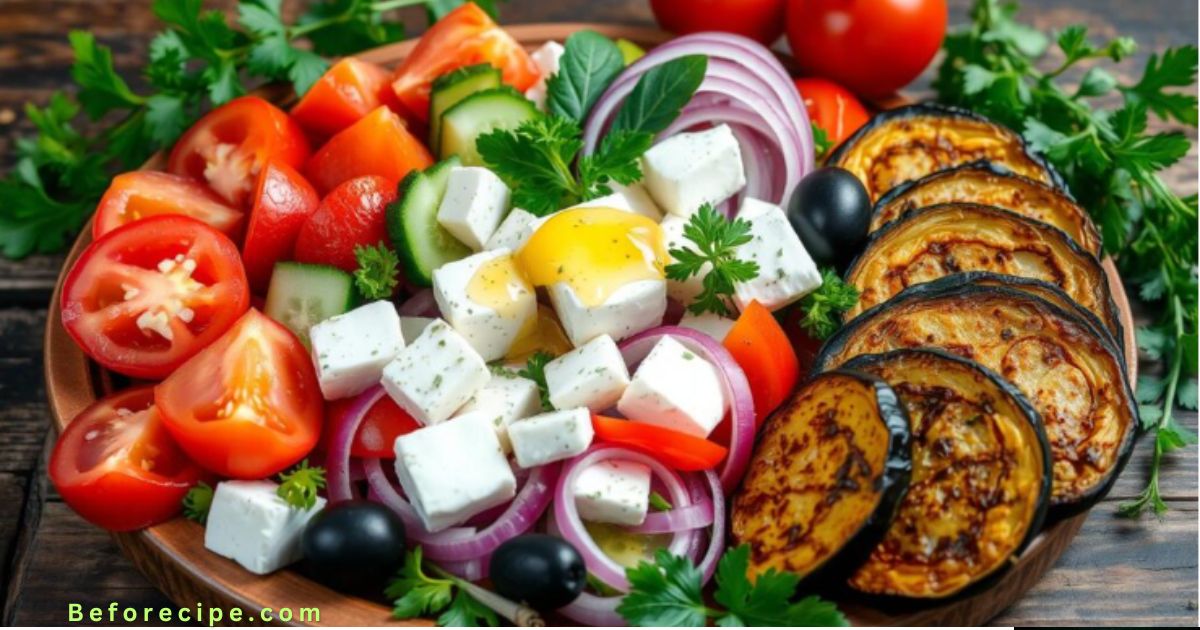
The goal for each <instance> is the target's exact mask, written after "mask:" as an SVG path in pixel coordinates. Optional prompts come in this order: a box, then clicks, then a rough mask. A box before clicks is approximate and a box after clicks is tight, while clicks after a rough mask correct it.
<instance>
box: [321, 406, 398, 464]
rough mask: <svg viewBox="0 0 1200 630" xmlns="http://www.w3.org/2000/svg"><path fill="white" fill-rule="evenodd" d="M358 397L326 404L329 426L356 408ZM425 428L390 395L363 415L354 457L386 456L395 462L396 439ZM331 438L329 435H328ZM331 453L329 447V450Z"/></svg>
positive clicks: (352, 452) (354, 442)
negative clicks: (354, 404) (351, 408)
mask: <svg viewBox="0 0 1200 630" xmlns="http://www.w3.org/2000/svg"><path fill="white" fill-rule="evenodd" d="M353 403H354V398H343V399H341V400H334V401H330V402H327V403H325V417H326V419H327V421H328V422H329V423H331V424H332V423H336V422H338V421H339V419H340V418H341V417H342V416H344V415H346V412H347V411H348V410H349V409H350V407H352V406H353ZM419 428H421V425H420V424H418V423H417V421H416V420H415V419H413V417H412V416H410V415H408V412H407V411H404V410H403V409H401V408H400V405H397V404H396V402H395V401H393V400H392V399H391V397H389V396H384V397H382V398H380V399H379V400H378V401H376V402H375V404H374V405H372V406H371V408H370V409H368V410H367V414H366V415H365V416H363V419H362V424H360V425H359V426H358V433H355V434H354V441H353V442H351V443H350V454H351V455H353V456H354V457H382V458H385V459H391V458H393V457H395V456H396V451H395V444H396V438H398V437H400V436H401V435H406V434H408V433H412V432H413V431H416V430H417V429H419ZM326 434H327V435H329V432H327V433H326ZM326 450H328V448H326Z"/></svg>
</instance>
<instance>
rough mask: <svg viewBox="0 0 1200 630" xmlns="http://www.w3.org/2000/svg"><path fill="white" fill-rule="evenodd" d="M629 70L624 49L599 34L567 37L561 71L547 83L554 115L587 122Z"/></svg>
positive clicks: (584, 33)
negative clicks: (611, 86)
mask: <svg viewBox="0 0 1200 630" xmlns="http://www.w3.org/2000/svg"><path fill="white" fill-rule="evenodd" d="M624 68H625V58H624V57H623V56H622V55H621V49H620V48H617V45H616V44H614V43H613V42H612V40H610V39H609V38H607V37H605V36H603V35H601V34H599V33H597V32H595V31H579V32H578V33H575V34H574V35H571V36H570V37H568V38H567V43H566V51H565V52H563V56H562V59H561V60H560V61H559V69H558V72H556V73H554V74H553V75H552V76H551V77H550V79H549V80H548V81H547V82H546V89H547V92H546V106H547V108H548V109H549V110H550V113H551V114H555V115H557V116H562V117H564V118H570V119H572V120H578V121H580V122H583V120H584V119H585V118H587V115H588V112H590V111H591V110H592V105H595V104H596V99H598V98H600V95H601V94H602V93H603V92H604V90H605V89H606V88H608V85H609V84H610V83H612V82H613V79H616V78H617V75H618V74H621V70H623V69H624Z"/></svg>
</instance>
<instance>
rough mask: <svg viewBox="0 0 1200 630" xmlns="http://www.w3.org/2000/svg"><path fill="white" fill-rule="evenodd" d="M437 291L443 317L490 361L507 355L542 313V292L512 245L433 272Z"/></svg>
mask: <svg viewBox="0 0 1200 630" xmlns="http://www.w3.org/2000/svg"><path fill="white" fill-rule="evenodd" d="M433 296H434V299H435V300H437V305H438V310H440V311H441V313H442V317H444V318H445V319H446V321H448V322H450V325H451V326H453V327H454V330H456V331H458V333H459V334H460V335H462V336H463V337H464V338H466V340H467V342H468V343H470V344H471V347H472V348H475V351H476V352H478V353H479V355H480V356H482V357H483V360H484V361H494V360H496V359H499V358H500V357H503V356H504V355H505V353H507V352H508V349H509V348H511V347H512V344H513V342H514V341H516V339H517V336H518V335H519V334H520V332H521V330H522V329H524V328H525V327H526V325H527V324H528V323H529V320H531V319H533V318H535V317H537V294H536V293H534V291H533V286H531V285H530V284H529V282H528V281H527V280H525V277H524V276H523V275H522V274H521V272H520V270H519V269H517V266H516V262H515V261H514V260H513V258H512V253H511V252H509V251H508V250H507V249H494V250H490V251H486V252H480V253H478V254H475V255H473V256H468V257H466V258H463V259H462V260H456V261H454V262H449V263H446V264H444V265H442V266H441V267H439V268H438V269H436V270H435V271H434V272H433ZM481 300H484V301H486V303H484V302H481Z"/></svg>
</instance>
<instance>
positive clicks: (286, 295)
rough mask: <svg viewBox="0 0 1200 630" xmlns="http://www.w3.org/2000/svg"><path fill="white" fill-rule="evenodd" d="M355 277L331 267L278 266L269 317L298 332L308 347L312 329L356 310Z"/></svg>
mask: <svg viewBox="0 0 1200 630" xmlns="http://www.w3.org/2000/svg"><path fill="white" fill-rule="evenodd" d="M354 299H355V293H354V277H353V276H351V275H350V274H348V273H346V272H345V271H342V270H341V269H338V268H337V267H331V266H329V265H310V264H305V263H298V262H281V263H275V270H274V271H273V272H271V285H270V287H269V288H268V289H267V303H266V306H265V310H266V313H267V317H270V318H271V319H273V320H275V321H277V322H279V323H280V324H283V325H284V326H286V327H287V328H288V330H290V331H292V332H294V333H296V336H297V337H299V338H300V341H301V342H302V343H303V344H304V347H306V348H307V347H308V345H309V343H308V329H309V328H312V327H313V325H315V324H319V323H321V322H323V321H325V320H326V319H329V318H330V317H333V316H334V315H340V314H342V313H345V312H346V311H348V310H350V309H352V308H354Z"/></svg>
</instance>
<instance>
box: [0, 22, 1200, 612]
mask: <svg viewBox="0 0 1200 630" xmlns="http://www.w3.org/2000/svg"><path fill="white" fill-rule="evenodd" d="M206 4H207V5H208V6H214V5H216V6H223V7H229V6H232V5H233V4H234V3H233V2H232V1H229V0H223V1H220V2H213V1H211V0H210V1H209V2H207V3H206ZM286 4H288V5H289V9H291V10H295V9H296V7H295V6H293V5H295V4H297V3H294V2H289V3H286ZM968 4H969V0H951V6H952V14H951V23H961V22H963V21H964V20H965V15H966V9H967V6H968ZM1026 4H1028V5H1029V6H1027V7H1026V8H1025V9H1024V11H1023V13H1022V16H1023V17H1025V18H1027V19H1031V20H1032V21H1033V23H1034V24H1036V25H1037V26H1038V27H1040V28H1043V29H1045V28H1055V27H1062V26H1065V25H1067V24H1070V23H1074V22H1085V23H1087V24H1088V25H1089V26H1091V27H1092V30H1093V32H1094V33H1097V34H1099V35H1101V36H1112V35H1114V34H1116V33H1120V34H1123V35H1130V36H1133V37H1134V38H1136V39H1137V41H1138V43H1139V44H1140V45H1141V49H1140V50H1139V52H1138V54H1137V55H1136V59H1135V60H1134V61H1133V62H1130V63H1129V64H1126V65H1125V66H1124V68H1140V67H1141V65H1142V64H1143V63H1144V61H1145V58H1146V57H1147V55H1148V54H1149V53H1151V52H1154V51H1158V50H1161V49H1162V48H1164V47H1166V46H1168V45H1178V44H1183V43H1187V42H1192V43H1195V41H1196V40H1195V36H1196V23H1197V17H1196V13H1197V7H1196V4H1195V3H1194V2H1187V1H1183V0H1138V1H1137V2H1132V1H1118V0H1102V1H1101V0H1055V1H1053V2H1047V1H1044V0H1039V2H1037V3H1036V4H1037V6H1036V7H1034V6H1033V5H1034V4H1035V3H1033V2H1027V3H1026ZM149 5H150V2H149V0H138V1H135V2H118V1H95V2H87V1H83V0H74V1H65V0H0V164H3V167H4V169H7V168H8V167H9V166H10V165H11V163H12V156H11V148H12V146H13V141H14V139H15V137H17V136H18V135H20V134H22V133H25V132H27V130H28V129H29V124H28V123H27V121H25V120H24V116H23V115H22V114H21V107H22V104H23V103H24V102H25V101H27V100H34V101H38V102H44V101H45V100H46V98H48V96H49V94H50V93H51V92H52V91H53V90H55V89H58V88H60V87H62V86H64V85H66V84H68V82H69V80H68V67H69V64H70V48H69V47H68V45H67V42H66V33H67V31H68V30H69V29H75V28H82V29H87V30H90V31H92V32H93V33H95V34H96V36H97V38H98V39H99V40H100V41H102V42H103V43H105V44H107V45H110V46H112V47H113V49H114V50H115V51H116V55H115V58H116V65H117V68H118V70H120V71H122V72H123V73H124V74H125V75H126V76H130V77H132V76H135V75H136V73H137V70H138V68H139V67H140V64H141V61H142V60H143V59H144V57H145V51H146V46H147V43H148V42H149V40H150V38H151V36H152V35H153V33H154V32H155V30H156V29H157V24H156V21H155V18H154V17H153V15H152V14H151V13H150V10H149ZM502 11H503V14H504V20H505V21H506V22H510V23H517V22H533V21H587V20H594V21H613V22H626V23H634V24H651V23H652V21H653V20H652V17H651V15H650V12H649V8H648V3H647V2H646V0H555V1H550V0H544V1H542V0H538V1H534V0H510V2H509V3H508V4H507V5H504V6H503V8H502ZM408 15H411V17H412V19H411V21H410V22H409V23H410V24H411V25H413V26H412V28H413V30H415V29H416V28H419V27H420V25H421V24H422V18H421V17H420V12H419V11H409V12H408ZM1126 72H1128V70H1126ZM928 79H929V77H928V74H927V76H925V77H923V79H922V80H921V81H920V82H919V84H918V87H920V86H924V85H927V82H928ZM915 94H916V95H918V96H919V95H920V92H916V93H915ZM1190 133H1191V137H1192V139H1193V142H1194V141H1195V133H1194V131H1191V132H1190ZM1196 177H1197V162H1196V149H1195V147H1194V146H1193V149H1192V152H1191V154H1190V155H1189V156H1188V158H1187V159H1186V160H1185V161H1184V163H1183V164H1181V165H1179V166H1178V167H1177V168H1176V169H1174V170H1173V171H1172V172H1171V173H1170V177H1169V178H1168V179H1169V182H1170V183H1171V185H1172V186H1174V187H1175V188H1176V189H1177V190H1180V191H1181V192H1183V193H1188V194H1190V193H1194V192H1195V191H1196ZM60 265H61V257H59V256H35V257H31V258H28V259H26V260H23V261H20V262H11V261H4V260H2V259H0V402H2V403H3V404H0V593H2V594H3V602H2V607H0V622H2V623H4V624H5V625H51V624H52V625H63V624H65V623H66V622H67V616H66V611H67V602H79V603H82V604H84V605H89V606H90V605H104V604H107V603H108V602H110V601H118V602H120V603H122V604H125V605H130V606H166V605H170V602H168V601H167V600H166V599H165V598H164V597H163V596H162V595H161V594H160V593H159V592H158V591H157V590H156V589H155V588H154V586H153V585H152V584H150V583H148V582H147V581H146V580H145V579H144V578H142V576H141V575H140V574H138V573H137V571H135V570H134V569H133V567H132V566H131V565H130V563H129V562H128V561H126V560H125V559H124V558H123V557H122V556H121V555H120V554H119V553H118V552H117V549H116V547H115V546H114V545H113V544H112V542H111V541H110V540H109V538H108V536H107V535H106V534H105V533H104V532H103V531H101V530H99V529H97V528H95V527H92V526H90V525H88V524H87V523H85V522H84V521H83V520H81V519H80V518H79V517H77V516H75V515H74V513H72V512H71V510H70V509H68V508H67V507H66V506H65V505H64V504H63V503H62V501H61V500H60V499H59V497H58V496H57V495H56V494H55V492H54V489H53V487H52V486H50V485H49V484H48V483H47V480H46V476H45V472H44V471H45V460H46V456H47V452H48V450H47V449H48V447H49V445H51V444H52V440H53V438H54V436H53V435H47V427H48V426H49V419H48V414H49V411H48V409H47V406H46V395H45V389H44V384H43V381H42V343H41V340H42V331H43V327H44V325H45V319H46V304H47V303H48V301H49V295H50V292H51V290H52V288H53V285H54V280H55V277H56V275H57V273H58V269H59V266H60ZM1142 311H1143V314H1144V315H1146V314H1150V312H1149V309H1146V308H1143V309H1142ZM1143 369H1145V370H1156V369H1158V366H1154V365H1150V364H1148V363H1144V364H1143ZM1179 417H1180V418H1181V419H1182V422H1183V424H1184V425H1185V426H1187V427H1189V428H1191V429H1192V430H1195V429H1196V413H1195V412H1181V413H1180V416H1179ZM1152 446H1153V445H1152V444H1151V441H1150V440H1143V441H1142V443H1140V444H1139V445H1138V447H1137V452H1136V454H1135V455H1134V458H1133V460H1132V461H1131V462H1130V464H1129V467H1128V468H1127V469H1126V471H1125V474H1124V475H1123V476H1122V477H1121V479H1120V480H1119V482H1118V483H1117V484H1116V487H1115V488H1113V491H1112V493H1111V494H1110V495H1109V497H1108V498H1107V499H1106V500H1105V501H1104V502H1103V503H1101V504H1100V505H1098V506H1096V508H1095V509H1093V510H1092V513H1091V516H1090V517H1089V518H1088V520H1087V523H1086V524H1085V525H1084V527H1083V530H1082V531H1081V532H1080V534H1079V536H1078V538H1076V540H1075V542H1074V544H1073V545H1072V546H1071V548H1070V549H1069V550H1068V551H1067V552H1066V554H1065V555H1064V556H1063V557H1062V559H1061V560H1060V561H1059V563H1058V565H1057V566H1056V567H1055V568H1054V569H1053V570H1051V571H1050V572H1049V573H1048V574H1047V575H1046V576H1045V578H1044V579H1043V580H1042V581H1041V583H1040V584H1039V585H1038V586H1036V587H1035V588H1034V589H1033V590H1031V591H1030V592H1029V593H1028V594H1027V595H1026V596H1025V597H1024V599H1022V600H1021V601H1020V602H1019V603H1018V604H1017V605H1015V606H1013V607H1012V608H1011V609H1010V610H1008V611H1006V612H1005V613H1004V614H1003V615H1002V616H1001V617H1000V618H998V619H996V620H995V621H996V623H997V624H998V625H1030V626H1035V625H1074V626H1085V625H1086V626H1091V625H1190V626H1195V625H1196V623H1197V612H1196V606H1197V561H1196V559H1197V493H1196V475H1197V450H1196V447H1195V446H1191V447H1189V448H1187V449H1184V450H1183V451H1180V452H1178V453H1177V454H1175V455H1174V456H1173V457H1172V458H1171V460H1170V461H1169V462H1168V464H1167V466H1166V468H1165V469H1164V471H1163V476H1162V479H1161V483H1162V492H1163V496H1164V498H1165V499H1166V501H1167V503H1168V504H1169V505H1170V508H1171V509H1170V511H1169V512H1167V513H1166V515H1164V516H1163V517H1162V518H1161V519H1156V518H1154V517H1153V516H1146V517H1143V518H1142V519H1141V520H1138V521H1131V520H1127V519H1123V518H1120V517H1118V516H1117V515H1116V514H1115V509H1116V505H1117V504H1118V503H1119V502H1121V501H1123V500H1127V499H1129V498H1131V497H1133V496H1136V494H1137V493H1138V492H1139V491H1140V490H1141V488H1142V486H1143V484H1144V482H1145V479H1146V474H1147V469H1148V461H1149V456H1150V452H1151V449H1152Z"/></svg>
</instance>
